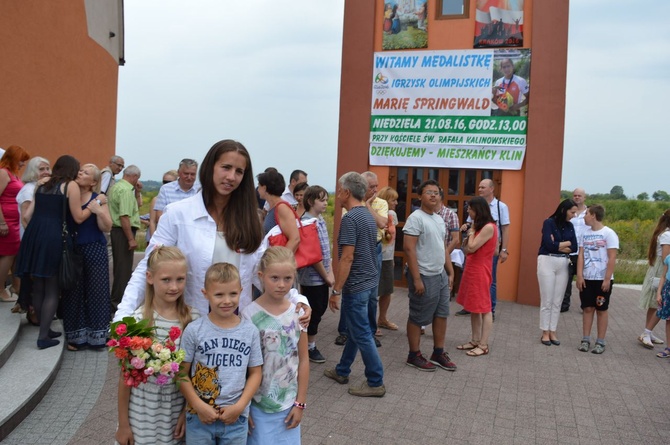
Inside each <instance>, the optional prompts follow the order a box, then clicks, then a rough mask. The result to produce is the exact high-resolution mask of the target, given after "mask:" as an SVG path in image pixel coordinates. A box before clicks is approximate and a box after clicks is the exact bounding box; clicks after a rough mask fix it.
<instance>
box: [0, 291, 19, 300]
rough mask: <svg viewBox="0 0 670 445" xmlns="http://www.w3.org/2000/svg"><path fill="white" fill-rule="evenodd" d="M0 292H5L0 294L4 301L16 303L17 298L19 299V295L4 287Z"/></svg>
mask: <svg viewBox="0 0 670 445" xmlns="http://www.w3.org/2000/svg"><path fill="white" fill-rule="evenodd" d="M0 293H2V294H3V295H1V296H0V301H2V302H3V303H15V302H16V300H18V299H19V296H18V295H16V294H15V293H14V292H12V291H11V290H9V289H2V291H0ZM5 295H6V296H5Z"/></svg>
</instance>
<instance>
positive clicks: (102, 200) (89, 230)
mask: <svg viewBox="0 0 670 445" xmlns="http://www.w3.org/2000/svg"><path fill="white" fill-rule="evenodd" d="M75 182H76V183H77V184H78V185H79V191H80V193H81V196H80V204H81V209H82V210H84V209H88V210H90V211H91V215H90V216H89V217H88V218H86V219H85V220H84V221H83V222H82V223H81V224H78V225H76V226H75V232H76V238H75V244H76V246H77V250H78V252H79V253H81V254H82V256H83V257H84V261H83V263H84V269H83V274H82V277H81V280H80V281H79V283H78V284H77V286H76V287H75V288H74V289H72V290H70V291H66V292H63V297H62V298H61V309H62V311H63V326H64V328H65V341H66V342H67V349H68V350H70V351H78V350H80V349H83V348H86V347H90V348H94V349H95V348H104V347H105V342H106V341H107V331H108V330H109V320H110V319H111V302H110V298H109V295H110V294H109V260H108V257H107V240H106V239H105V234H104V232H109V231H110V230H111V228H112V218H111V216H110V215H109V207H108V206H107V197H106V196H105V195H99V194H98V192H99V191H100V170H99V169H98V167H96V166H95V165H93V164H86V165H84V166H82V167H81V170H79V175H78V176H77V179H76V181H75Z"/></svg>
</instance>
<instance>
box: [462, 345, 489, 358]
mask: <svg viewBox="0 0 670 445" xmlns="http://www.w3.org/2000/svg"><path fill="white" fill-rule="evenodd" d="M488 353H489V347H488V346H483V347H482V346H481V345H479V346H477V347H476V348H475V349H473V350H471V351H468V352H466V354H467V355H469V356H470V357H479V356H480V355H486V354H488Z"/></svg>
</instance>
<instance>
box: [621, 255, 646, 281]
mask: <svg viewBox="0 0 670 445" xmlns="http://www.w3.org/2000/svg"><path fill="white" fill-rule="evenodd" d="M648 267H649V264H647V263H646V262H642V261H631V260H626V259H618V260H617V262H616V267H615V268H614V281H615V282H616V283H621V284H642V282H643V281H644V276H645V274H646V273H647V268H648Z"/></svg>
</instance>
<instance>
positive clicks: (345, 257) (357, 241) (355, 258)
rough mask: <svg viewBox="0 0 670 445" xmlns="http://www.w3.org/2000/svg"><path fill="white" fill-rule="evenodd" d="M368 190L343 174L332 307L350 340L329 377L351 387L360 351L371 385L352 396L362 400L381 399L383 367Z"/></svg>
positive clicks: (353, 176)
mask: <svg viewBox="0 0 670 445" xmlns="http://www.w3.org/2000/svg"><path fill="white" fill-rule="evenodd" d="M367 188H368V184H367V181H366V180H365V178H364V177H363V176H361V175H360V174H358V173H356V172H349V173H346V174H344V175H343V176H342V177H341V178H340V179H339V181H338V188H337V194H336V195H335V196H336V200H337V202H338V203H339V204H340V205H341V206H342V207H343V208H345V209H346V210H347V213H346V215H344V216H343V217H342V223H341V224H340V231H339V235H338V239H337V244H338V257H339V264H338V270H337V273H336V274H335V284H334V285H333V290H332V294H331V296H330V299H329V302H328V305H329V307H330V309H331V310H332V311H333V312H335V311H336V310H338V309H340V299H341V303H342V314H343V315H344V319H345V323H346V327H347V333H348V338H347V342H346V344H345V345H344V350H343V351H342V357H341V358H340V362H339V363H338V364H337V366H336V367H335V368H334V369H333V368H331V369H326V370H325V371H324V375H325V376H326V377H328V378H331V379H333V380H335V381H336V382H338V383H340V384H346V383H348V382H349V374H350V373H351V364H352V363H353V362H354V360H355V359H356V355H357V353H358V350H359V349H360V351H361V357H362V358H363V363H364V364H365V376H366V381H364V382H363V383H362V384H361V385H358V386H351V387H350V388H349V394H351V395H355V396H359V397H382V396H383V395H384V394H386V388H385V387H384V367H383V365H382V362H381V359H380V357H379V353H378V352H377V347H376V346H375V343H374V340H373V335H372V334H373V331H372V330H371V326H370V318H369V317H368V311H369V310H370V306H371V305H372V306H373V307H374V309H376V304H377V298H376V296H377V295H376V292H377V285H378V283H379V275H378V273H377V224H376V223H375V219H374V217H373V216H372V214H370V211H369V210H368V209H367V207H366V205H365V201H364V199H365V193H366V191H367Z"/></svg>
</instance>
